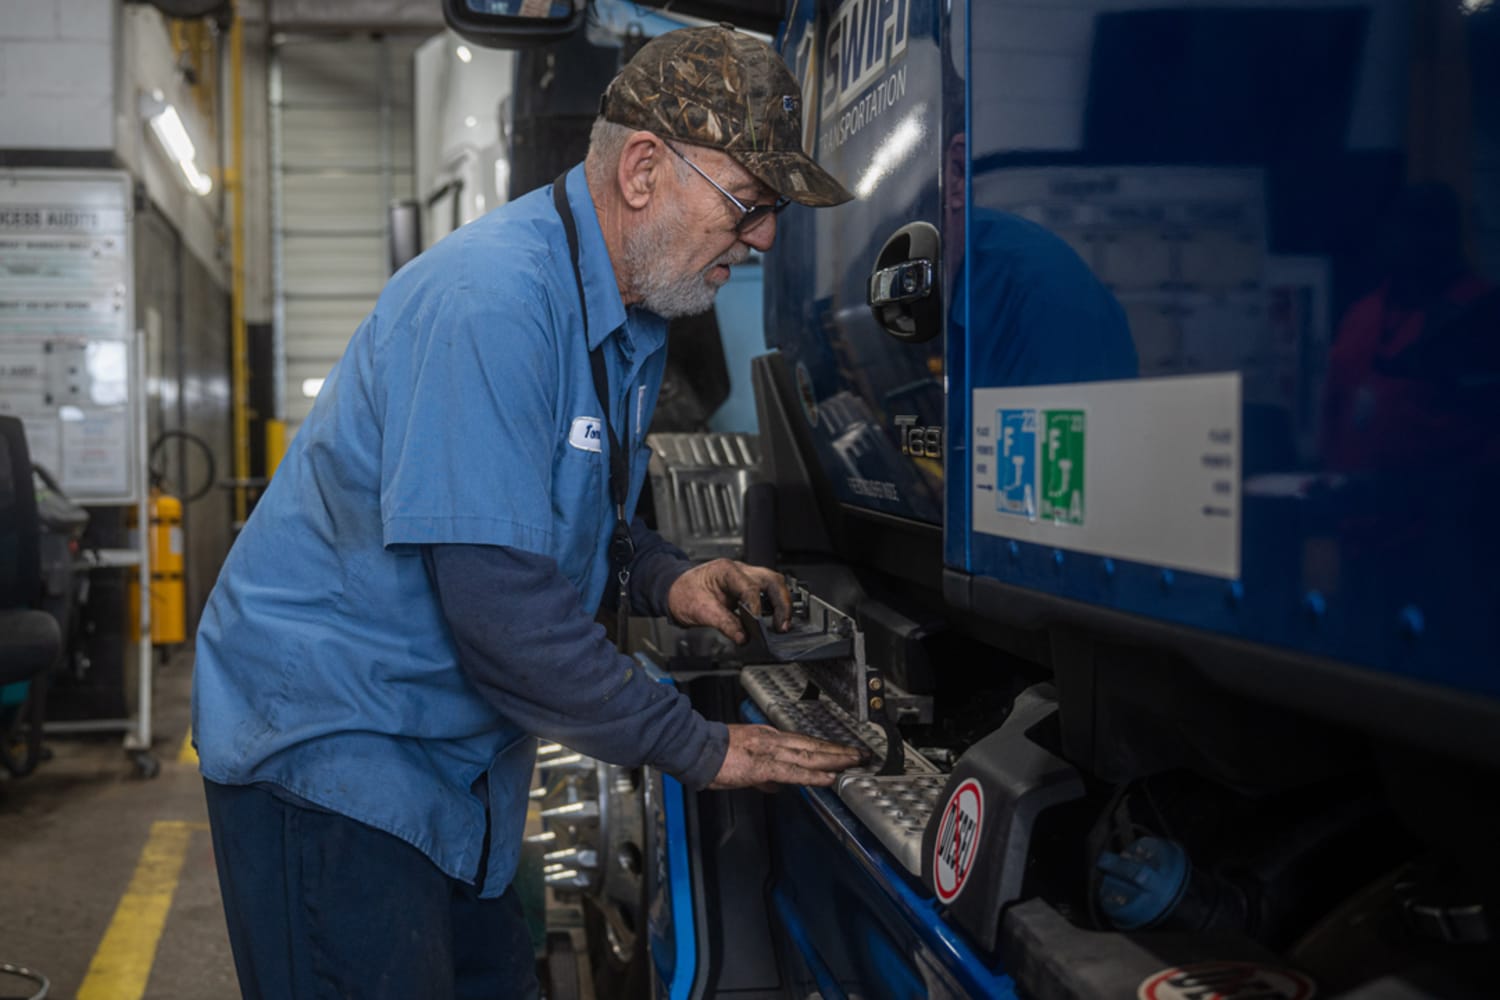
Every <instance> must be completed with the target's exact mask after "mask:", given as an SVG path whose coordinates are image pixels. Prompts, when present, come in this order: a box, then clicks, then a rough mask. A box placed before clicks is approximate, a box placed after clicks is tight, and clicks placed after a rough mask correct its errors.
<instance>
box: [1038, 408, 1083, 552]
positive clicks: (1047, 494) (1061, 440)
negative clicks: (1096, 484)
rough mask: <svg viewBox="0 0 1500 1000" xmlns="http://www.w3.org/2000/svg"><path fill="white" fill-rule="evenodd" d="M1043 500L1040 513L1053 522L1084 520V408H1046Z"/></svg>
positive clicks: (1043, 443) (1064, 522)
mask: <svg viewBox="0 0 1500 1000" xmlns="http://www.w3.org/2000/svg"><path fill="white" fill-rule="evenodd" d="M1043 412H1044V413H1045V415H1046V420H1045V421H1044V423H1043V428H1044V433H1043V435H1042V441H1041V445H1042V463H1041V471H1042V502H1041V505H1040V506H1041V509H1040V511H1038V513H1039V514H1040V515H1041V519H1042V520H1044V521H1051V522H1053V523H1054V524H1082V523H1083V511H1084V505H1083V434H1084V423H1085V422H1084V415H1083V411H1082V410H1045V411H1043Z"/></svg>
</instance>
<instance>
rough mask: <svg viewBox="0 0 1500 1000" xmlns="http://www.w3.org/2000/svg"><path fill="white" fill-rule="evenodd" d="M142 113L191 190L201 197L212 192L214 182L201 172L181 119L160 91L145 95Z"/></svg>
mask: <svg viewBox="0 0 1500 1000" xmlns="http://www.w3.org/2000/svg"><path fill="white" fill-rule="evenodd" d="M141 114H142V115H143V116H145V119H146V121H147V122H148V123H149V124H150V126H151V132H152V134H153V135H155V136H156V141H157V142H159V143H161V148H162V149H163V150H165V151H166V154H167V155H168V156H170V157H171V158H172V162H174V163H176V164H177V169H179V170H181V171H182V176H183V177H185V178H187V183H188V187H190V188H192V189H193V190H194V191H196V192H197V193H198V194H208V193H209V192H210V191H212V190H213V189H214V182H213V181H212V180H211V179H209V176H208V175H207V174H205V173H204V172H203V171H201V170H199V169H198V150H197V148H196V147H194V146H193V140H192V139H191V138H190V137H189V136H188V133H187V128H186V127H185V126H184V125H183V124H182V117H181V116H180V115H179V114H178V113H177V109H176V108H175V107H173V106H172V104H171V103H170V102H169V101H168V100H167V99H166V97H165V95H163V94H162V92H161V91H159V90H153V91H151V92H149V93H146V94H142V95H141Z"/></svg>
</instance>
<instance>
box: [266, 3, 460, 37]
mask: <svg viewBox="0 0 1500 1000" xmlns="http://www.w3.org/2000/svg"><path fill="white" fill-rule="evenodd" d="M238 7H239V10H240V16H241V18H242V19H244V20H245V21H246V22H248V23H251V24H264V25H265V26H266V27H267V28H269V29H270V30H273V31H289V32H318V31H336V32H348V31H359V32H364V31H440V30H441V29H442V27H443V5H442V3H441V2H440V0H241V2H240V3H239V4H238Z"/></svg>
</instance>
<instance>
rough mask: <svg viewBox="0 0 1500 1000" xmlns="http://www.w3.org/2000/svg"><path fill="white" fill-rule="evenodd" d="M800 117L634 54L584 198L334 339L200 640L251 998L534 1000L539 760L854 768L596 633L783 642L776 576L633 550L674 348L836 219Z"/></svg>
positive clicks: (504, 229)
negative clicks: (782, 222) (753, 612)
mask: <svg viewBox="0 0 1500 1000" xmlns="http://www.w3.org/2000/svg"><path fill="white" fill-rule="evenodd" d="M800 107H801V95H800V93H799V90H798V87H797V84H796V82H795V80H794V79H793V77H792V75H791V74H790V73H789V72H788V71H787V69H786V67H785V65H784V64H783V63H782V62H781V61H780V59H779V58H778V57H777V56H776V54H775V53H774V52H773V51H772V50H771V49H770V48H768V47H767V46H766V45H764V44H763V43H761V42H760V41H758V40H756V39H754V38H752V37H750V36H747V35H744V34H741V33H738V32H735V31H733V30H731V29H728V28H724V27H711V28H694V29H687V30H682V31H676V32H672V33H670V34H668V35H664V36H662V37H660V38H658V39H655V40H653V41H652V42H650V43H648V44H647V45H646V46H645V47H644V48H642V49H641V51H640V52H639V53H638V54H637V55H636V57H635V58H634V59H633V60H632V61H631V62H630V63H629V65H627V66H626V67H625V69H624V70H622V71H621V73H620V75H619V76H618V77H617V78H616V79H615V80H614V82H613V83H611V85H610V87H609V89H608V91H607V92H606V94H605V98H604V100H603V102H602V105H601V116H600V118H599V120H598V121H597V122H596V123H595V125H594V130H593V134H592V137H591V142H590V146H589V152H588V157H587V159H586V161H585V162H584V164H583V165H582V166H580V167H575V168H574V169H573V170H571V171H569V172H568V173H567V174H566V175H564V177H561V178H559V179H558V181H557V183H556V184H555V185H553V186H552V187H551V188H544V189H541V190H538V191H534V192H532V193H531V194H528V195H526V196H525V197H523V198H521V199H519V200H517V201H515V202H513V203H511V204H509V205H506V206H504V207H503V208H501V209H499V210H497V211H495V212H492V213H490V214H489V215H487V216H485V217H484V218H482V219H480V220H478V221H476V222H474V223H472V224H470V225H468V226H465V227H463V228H462V229H460V230H458V231H457V232H456V233H454V234H453V235H451V236H450V237H449V238H448V239H446V240H444V241H443V242H442V243H440V244H439V245H437V246H435V247H433V248H432V249H430V250H428V251H427V252H426V253H425V254H423V255H422V256H421V257H419V258H418V259H417V260H416V261H414V262H413V263H412V264H411V265H410V266H408V267H406V268H405V269H403V270H402V271H401V272H400V273H399V274H397V275H396V276H395V277H394V278H393V279H391V281H390V283H389V284H388V285H387V286H386V288H385V290H384V292H383V293H382V294H381V296H380V299H379V301H378V302H377V304H376V306H375V309H374V311H373V312H372V313H371V315H370V316H369V318H368V319H366V320H365V322H364V323H363V324H362V325H361V326H360V328H359V330H358V331H357V332H356V333H355V335H354V337H353V339H352V340H351V342H350V344H349V347H348V350H347V351H346V353H345V354H344V357H343V359H342V360H341V361H340V362H339V363H338V366H337V367H336V368H335V369H334V371H333V373H332V374H331V375H330V377H329V378H328V380H327V382H326V383H325V384H324V386H323V390H322V392H321V393H320V394H319V397H318V400H317V404H316V405H315V406H314V408H313V411H312V413H311V415H310V416H309V417H308V419H307V421H306V422H305V423H304V424H303V425H302V427H301V429H300V431H299V432H298V434H297V437H296V439H295V441H294V442H293V445H292V447H291V448H290V450H289V451H288V454H287V456H286V458H285V460H284V461H283V462H282V464H281V467H280V469H279V470H278V471H277V473H276V476H275V478H274V479H273V481H272V482H271V485H270V487H269V489H268V490H267V491H266V493H265V495H264V497H263V498H262V499H261V501H260V503H259V505H258V506H257V507H256V509H255V512H254V514H253V516H252V517H251V518H250V519H249V522H248V523H247V524H246V525H245V528H244V531H243V533H242V534H241V536H240V538H239V539H238V541H237V542H236V543H235V545H234V547H233V550H232V551H231V552H230V554H229V558H228V560H227V562H226V563H225V566H224V569H223V572H222V573H221V575H220V577H219V581H218V583H217V585H216V587H215V589H214V592H213V595H212V597H211V598H210V600H209V603H208V607H207V608H206V610H205V612H204V615H203V620H202V624H201V626H200V628H199V633H198V643H197V663H196V678H195V685H194V692H193V731H194V735H195V737H196V740H197V744H198V752H199V757H200V760H201V762H202V764H201V766H202V771H203V776H204V778H205V787H206V789H207V798H208V808H209V818H210V823H211V825H212V830H213V843H214V850H215V854H216V859H217V864H218V868H219V879H220V884H221V886H222V889H223V897H224V906H225V912H226V915H227V917H228V922H229V934H230V940H231V943H232V945H233V950H234V955H235V963H236V967H237V971H238V975H239V979H240V984H241V987H242V989H243V991H244V993H245V995H246V996H251V997H275V998H278V1000H280V998H291V997H299V998H300V997H312V996H317V997H322V996H340V997H343V996H349V997H359V998H361V1000H364V998H375V997H400V998H414V997H423V998H425V997H455V996H456V997H517V996H526V995H528V994H533V993H534V992H535V989H536V983H535V979H534V975H533V973H532V963H531V946H530V943H529V940H528V939H527V936H526V930H525V926H524V922H523V920H522V919H521V917H520V913H519V904H518V903H517V901H516V898H515V893H514V891H511V890H510V889H509V888H508V887H509V885H510V882H511V878H512V875H513V874H514V872H515V869H516V864H517V855H518V849H519V843H520V840H521V832H522V827H523V824H524V818H525V814H526V804H527V792H528V788H529V784H530V778H531V771H532V763H533V755H534V749H535V740H534V736H536V735H540V736H544V737H547V738H549V739H553V740H557V741H560V742H562V743H565V744H567V745H568V746H570V747H573V748H575V749H577V750H580V751H582V752H584V753H587V754H590V755H593V756H596V757H600V758H602V759H604V760H607V761H612V762H615V763H619V764H624V765H639V764H650V765H652V766H655V767H658V768H661V769H662V770H664V771H666V772H667V773H669V774H672V775H674V776H676V777H677V778H678V779H679V780H681V781H682V782H683V783H684V784H685V785H687V786H688V787H690V788H703V787H709V788H738V787H743V786H748V785H763V784H766V783H771V782H788V783H805V784H811V785H828V784H830V783H831V782H832V781H833V778H834V776H835V774H836V773H837V772H838V771H839V770H841V769H843V768H846V767H848V766H850V765H851V764H855V763H857V762H858V754H857V753H856V752H855V751H853V750H851V749H849V748H846V747H840V746H836V745H834V744H828V743H822V742H820V741H817V740H812V739H808V738H805V737H801V736H798V735H794V734H786V733H779V732H777V731H775V730H772V729H769V728H765V727H756V726H739V725H731V726H724V725H722V724H719V723H715V722H709V721H707V720H705V719H704V718H703V717H701V716H700V715H698V714H697V713H696V712H694V711H693V709H692V708H691V707H690V705H689V704H688V702H687V700H686V699H685V698H684V697H683V696H682V695H680V694H678V693H677V692H675V691H674V690H673V689H672V688H670V687H668V686H665V685H662V684H659V683H656V682H654V681H652V680H651V679H650V678H648V677H647V676H646V675H645V674H644V673H643V672H642V671H641V670H639V669H637V668H636V667H635V666H634V665H633V664H632V661H631V660H629V659H628V658H626V657H624V656H621V655H620V654H619V653H617V652H616V651H615V650H614V649H613V648H612V647H611V646H610V644H609V642H608V641H607V640H606V638H605V636H604V631H603V629H602V628H601V627H600V626H598V625H596V624H594V622H593V617H592V616H593V614H594V612H595V609H596V608H597V607H598V606H599V604H600V601H601V597H613V596H615V593H616V591H617V590H625V591H626V593H625V594H624V597H625V599H626V600H628V601H629V603H630V606H631V607H633V608H634V609H635V610H636V611H638V612H641V613H646V614H664V613H665V614H670V615H671V616H672V617H673V618H674V619H676V620H677V621H678V622H681V623H685V624H702V625H711V626H716V627H718V628H719V629H720V630H721V631H723V632H724V633H725V634H727V635H728V636H730V637H731V638H732V639H735V640H737V641H742V640H743V638H744V636H743V632H742V628H741V626H740V624H739V622H738V620H737V618H736V617H735V615H734V614H733V613H732V611H731V608H732V607H733V605H734V604H736V603H737V602H745V603H747V604H749V605H751V606H752V607H756V608H758V607H759V606H760V602H761V594H762V593H768V594H769V597H770V603H771V605H772V608H773V613H774V620H775V621H776V622H777V623H778V624H779V625H781V626H782V627H785V623H786V620H787V617H788V601H789V598H788V594H787V591H786V586H785V583H784V582H783V581H782V580H781V578H780V577H779V576H778V575H776V574H775V573H773V572H771V571H769V570H765V569H761V568H757V567H751V566H747V565H743V564H740V563H737V562H731V561H727V560H717V561H714V562H710V563H706V564H703V565H698V566H691V567H690V566H689V564H688V563H687V562H686V561H685V560H684V558H683V556H682V554H681V553H680V552H679V551H677V550H676V549H674V548H672V547H671V546H670V545H667V544H666V543H664V542H663V541H662V539H660V538H659V537H657V536H656V535H655V534H654V533H653V532H651V531H649V530H648V529H647V528H645V527H644V526H643V525H642V524H641V523H640V522H639V520H636V521H635V522H634V523H628V521H629V518H630V514H631V512H632V511H633V509H634V506H635V501H636V498H637V496H638V495H639V492H640V490H641V486H642V483H643V481H644V478H645V473H646V462H647V450H646V449H645V448H644V447H643V445H642V438H643V437H644V435H645V432H646V428H647V426H648V425H649V423H650V421H651V414H652V409H653V407H654V405H655V401H656V395H657V390H658V389H659V388H660V384H661V379H662V371H663V367H664V364H665V343H666V340H665V333H666V320H667V318H669V317H673V316H680V315H685V314H689V313H694V312H699V311H702V310H704V309H707V308H709V306H710V305H711V304H712V302H713V298H714V294H715V292H716V291H717V290H718V288H720V287H721V286H722V285H723V284H724V283H725V281H726V280H727V279H728V277H729V269H730V268H731V267H733V266H734V265H736V264H738V263H741V262H742V261H744V260H745V258H746V257H747V255H748V254H749V253H750V251H751V249H752V248H754V249H758V250H768V249H770V247H771V244H772V241H773V240H774V239H775V235H776V215H777V213H779V212H780V211H781V210H782V209H783V208H785V207H786V205H787V204H788V202H789V201H795V202H798V203H800V204H803V205H809V206H822V205H832V204H837V203H839V202H842V201H845V200H847V199H848V198H849V197H850V195H849V194H848V193H847V192H846V191H845V190H844V189H843V188H842V187H841V186H840V185H839V184H838V182H837V181H835V180H834V179H833V178H832V177H830V176H829V175H828V174H827V173H825V172H824V171H823V170H822V169H820V168H819V167H818V166H817V165H816V164H815V163H813V162H812V161H811V160H810V159H809V158H808V157H807V156H806V155H805V154H804V153H803V152H802V149H801V145H800V137H801V122H800ZM575 262H576V266H575ZM596 367H597V369H598V370H597V371H596ZM601 404H603V405H602V408H601ZM622 535H623V536H625V537H621V536H622ZM627 539H628V542H627ZM632 544H633V553H632V552H630V551H628V550H629V549H630V548H631V547H632ZM612 556H613V557H614V558H615V560H616V565H611V558H612ZM621 570H623V571H624V572H625V573H628V578H627V579H628V584H625V585H621V584H619V583H618V582H617V581H619V580H621V579H622V578H623V575H622V574H621V572H620V571H621Z"/></svg>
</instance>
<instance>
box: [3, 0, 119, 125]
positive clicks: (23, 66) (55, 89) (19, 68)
mask: <svg viewBox="0 0 1500 1000" xmlns="http://www.w3.org/2000/svg"><path fill="white" fill-rule="evenodd" d="M116 8H117V0H0V149H101V150H102V149H110V148H112V147H113V146H114V144H115V143H114V104H115V94H114V91H115V87H114V81H115V63H116V55H115V53H116V48H117V46H116V44H115V33H116V28H115V25H116Z"/></svg>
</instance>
